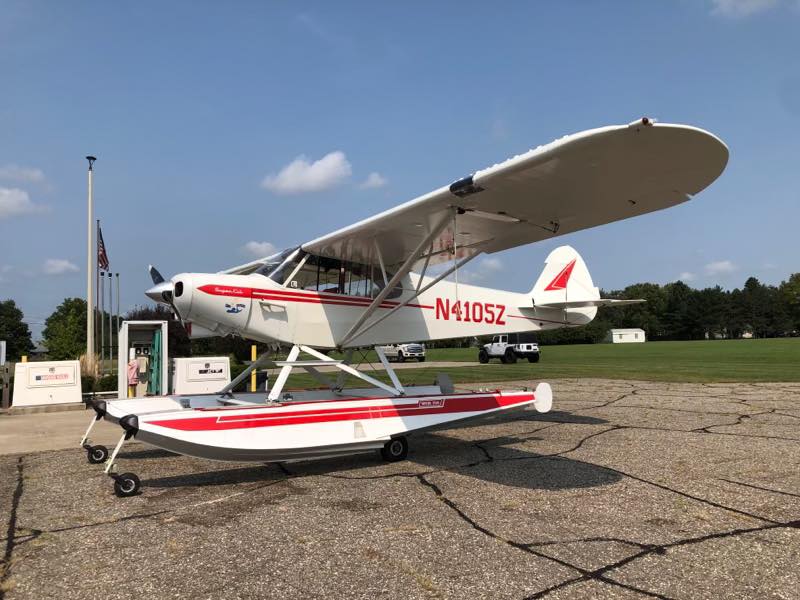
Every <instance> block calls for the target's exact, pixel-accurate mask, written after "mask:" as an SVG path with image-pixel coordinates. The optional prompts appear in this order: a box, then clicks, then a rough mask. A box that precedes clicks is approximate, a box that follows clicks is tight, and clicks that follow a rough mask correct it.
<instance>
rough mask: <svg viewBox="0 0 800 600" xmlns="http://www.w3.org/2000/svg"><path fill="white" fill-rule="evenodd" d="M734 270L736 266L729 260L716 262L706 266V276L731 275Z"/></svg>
mask: <svg viewBox="0 0 800 600" xmlns="http://www.w3.org/2000/svg"><path fill="white" fill-rule="evenodd" d="M735 270H736V265H735V264H733V263H732V262H731V261H729V260H717V261H714V262H710V263H708V264H707V265H706V275H721V274H724V273H733V272H734V271H735Z"/></svg>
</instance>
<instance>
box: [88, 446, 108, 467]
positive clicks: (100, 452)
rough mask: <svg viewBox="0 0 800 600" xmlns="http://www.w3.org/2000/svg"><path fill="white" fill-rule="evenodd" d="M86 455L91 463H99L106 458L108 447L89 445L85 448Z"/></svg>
mask: <svg viewBox="0 0 800 600" xmlns="http://www.w3.org/2000/svg"><path fill="white" fill-rule="evenodd" d="M86 457H87V458H88V459H89V462H90V463H91V464H93V465H99V464H100V463H104V462H106V460H108V448H106V447H105V446H99V445H98V446H89V447H88V448H87V449H86Z"/></svg>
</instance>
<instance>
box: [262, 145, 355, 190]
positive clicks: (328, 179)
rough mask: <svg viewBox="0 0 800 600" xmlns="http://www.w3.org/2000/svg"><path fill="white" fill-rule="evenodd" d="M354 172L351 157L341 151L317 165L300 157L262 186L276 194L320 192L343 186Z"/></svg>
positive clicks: (328, 155)
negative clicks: (349, 158) (349, 159)
mask: <svg viewBox="0 0 800 600" xmlns="http://www.w3.org/2000/svg"><path fill="white" fill-rule="evenodd" d="M352 172H353V169H352V167H351V166H350V163H349V162H348V160H347V157H346V156H345V154H344V152H342V151H340V150H337V151H335V152H331V153H330V154H326V155H325V156H323V157H322V158H320V159H319V160H317V161H314V162H309V161H308V159H306V157H305V156H298V157H297V158H296V159H294V160H293V161H292V162H290V163H289V164H288V165H286V166H285V167H284V168H283V169H281V170H280V171H279V172H278V173H277V174H271V175H267V176H266V177H264V179H263V181H262V182H261V187H263V188H264V189H267V190H270V191H272V192H275V193H276V194H303V193H307V192H320V191H322V190H327V189H330V188H332V187H335V186H337V185H339V184H340V183H342V182H343V181H344V180H345V179H347V178H348V177H350V175H351V174H352Z"/></svg>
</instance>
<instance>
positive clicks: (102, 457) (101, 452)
mask: <svg viewBox="0 0 800 600" xmlns="http://www.w3.org/2000/svg"><path fill="white" fill-rule="evenodd" d="M102 418H103V415H101V414H100V413H99V412H98V413H97V414H96V415H95V416H94V418H93V419H92V422H91V423H89V427H88V428H87V429H86V433H84V434H83V437H82V438H81V443H80V446H81V448H83V449H84V450H86V458H87V459H88V460H89V463H91V464H93V465H99V464H100V463H104V462H106V459H107V458H108V448H106V447H105V446H101V445H99V444H98V445H97V446H92V444H91V440H90V439H89V433H90V432H91V431H92V427H94V424H95V423H97V422H98V421H99V420H100V419H102Z"/></svg>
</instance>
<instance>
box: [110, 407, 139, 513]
mask: <svg viewBox="0 0 800 600" xmlns="http://www.w3.org/2000/svg"><path fill="white" fill-rule="evenodd" d="M119 424H120V426H121V427H122V428H123V429H124V430H125V433H123V434H122V437H121V438H119V441H118V442H117V445H116V446H115V447H114V451H113V452H112V453H111V458H110V459H109V460H108V464H106V469H105V473H106V475H108V476H109V477H111V479H113V480H114V493H115V494H116V495H117V496H118V497H120V498H127V497H129V496H135V495H136V494H137V493H139V489H140V488H141V486H142V484H141V482H140V481H139V478H138V477H137V476H136V475H135V474H134V473H123V474H122V475H118V474H117V472H116V471H117V465H116V463H115V462H114V461H116V459H117V454H119V451H120V450H121V449H122V446H123V444H124V443H125V442H127V441H128V440H129V439H131V438H132V437H133V436H134V435H136V432H137V431H138V430H139V424H138V421H137V419H136V416H135V415H128V416H126V417H122V418H121V419H120V420H119Z"/></svg>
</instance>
